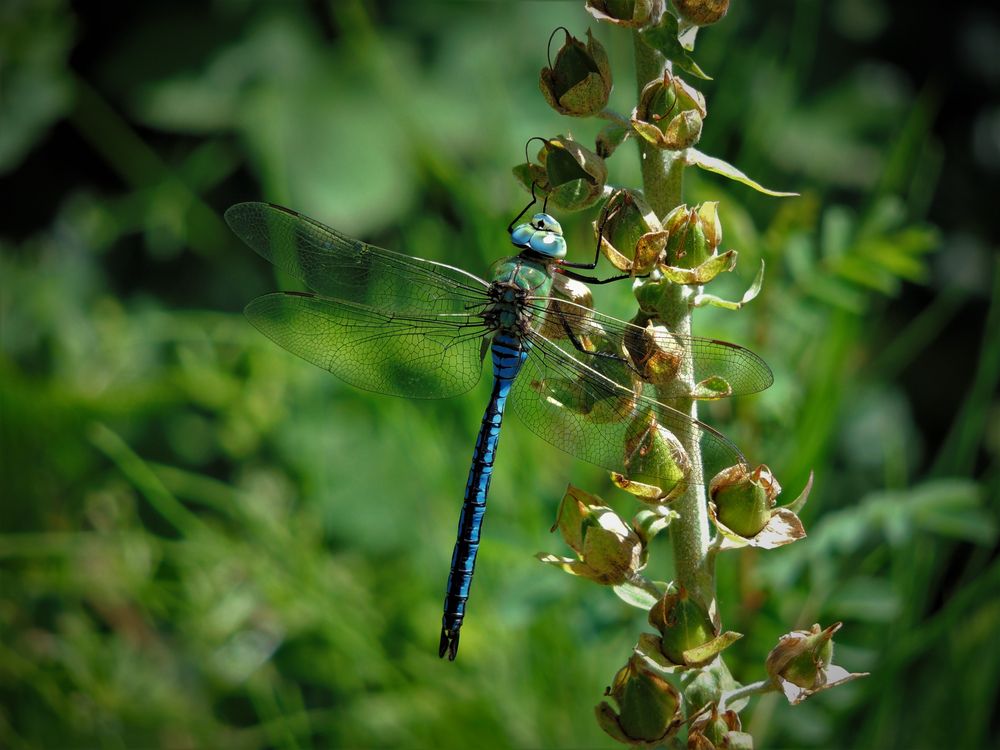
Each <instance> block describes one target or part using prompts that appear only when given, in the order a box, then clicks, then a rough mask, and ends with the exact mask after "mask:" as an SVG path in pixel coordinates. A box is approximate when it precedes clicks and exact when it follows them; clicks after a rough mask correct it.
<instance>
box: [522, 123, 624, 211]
mask: <svg viewBox="0 0 1000 750" xmlns="http://www.w3.org/2000/svg"><path fill="white" fill-rule="evenodd" d="M538 158H539V161H541V162H542V165H543V166H544V167H545V177H546V183H547V185H548V189H549V192H548V195H549V201H550V202H551V203H553V204H554V205H556V206H559V207H560V208H563V209H566V210H567V211H579V210H580V209H583V208H587V207H589V206H592V205H594V204H595V203H596V202H597V201H598V200H599V199H600V198H601V196H602V195H603V194H604V184H605V183H606V182H607V179H608V168H607V165H605V163H604V159H602V158H601V157H599V156H598V155H597V154H595V153H594V152H593V151H590V150H588V149H586V148H584V147H583V146H581V145H580V144H579V143H577V142H576V141H574V140H573V139H572V138H569V137H563V136H557V137H556V138H553V139H551V140H547V141H545V145H544V146H542V149H541V151H539V154H538Z"/></svg>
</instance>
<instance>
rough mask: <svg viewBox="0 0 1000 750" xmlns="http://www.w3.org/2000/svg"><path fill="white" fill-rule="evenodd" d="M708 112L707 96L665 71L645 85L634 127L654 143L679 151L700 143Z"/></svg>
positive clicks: (633, 121) (660, 146)
mask: <svg viewBox="0 0 1000 750" xmlns="http://www.w3.org/2000/svg"><path fill="white" fill-rule="evenodd" d="M707 114H708V110H707V109H706V108H705V97H704V95H703V94H702V93H701V92H700V91H698V90H697V89H695V88H693V87H691V86H689V85H688V84H687V83H685V82H684V80H683V79H681V78H680V76H674V75H671V74H670V72H669V71H665V72H664V73H663V78H662V79H660V78H655V79H653V80H652V81H650V82H649V83H647V84H646V85H645V86H644V87H643V89H642V93H641V94H640V95H639V105H638V106H637V107H636V111H635V115H634V116H633V117H632V127H633V128H634V129H635V131H636V132H637V133H639V135H641V136H642V137H643V138H645V139H646V140H647V141H649V142H650V143H652V144H653V145H654V146H657V147H658V148H663V149H669V150H673V151H677V150H680V149H685V148H688V147H689V146H693V145H694V144H695V143H697V142H698V139H699V138H701V126H702V121H703V120H704V119H705V117H706V116H707Z"/></svg>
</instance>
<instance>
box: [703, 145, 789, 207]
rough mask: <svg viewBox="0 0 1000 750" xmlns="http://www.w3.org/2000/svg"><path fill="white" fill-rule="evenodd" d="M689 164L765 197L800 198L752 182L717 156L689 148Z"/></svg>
mask: <svg viewBox="0 0 1000 750" xmlns="http://www.w3.org/2000/svg"><path fill="white" fill-rule="evenodd" d="M687 163H688V164H693V165H695V166H696V167H701V168H702V169H704V170H705V171H707V172H715V173H716V174H721V175H722V176H723V177H728V178H729V179H730V180H736V182H742V183H743V184H744V185H746V186H747V187H752V188H753V189H754V190H756V191H757V192H758V193H764V195H772V196H774V197H775V198H794V197H796V196H798V193H785V192H782V191H780V190H771V189H770V188H766V187H764V186H763V185H761V184H760V183H759V182H756V181H755V180H751V179H750V178H749V177H747V176H746V175H745V174H744V173H743V172H741V171H740V170H738V169H737V168H736V167H734V166H733V165H732V164H730V163H729V162H727V161H723V160H722V159H719V158H717V157H715V156H709V155H708V154H703V153H702V152H701V151H699V150H698V149H696V148H689V149H688V150H687Z"/></svg>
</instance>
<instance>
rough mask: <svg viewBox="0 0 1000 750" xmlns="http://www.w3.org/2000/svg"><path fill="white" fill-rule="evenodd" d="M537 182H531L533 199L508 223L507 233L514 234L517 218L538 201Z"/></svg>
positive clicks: (526, 146)
mask: <svg viewBox="0 0 1000 750" xmlns="http://www.w3.org/2000/svg"><path fill="white" fill-rule="evenodd" d="M532 140H534V139H532ZM528 143H531V141H528ZM524 147H525V149H527V148H528V145H527V144H525V146H524ZM525 156H527V152H525ZM537 184H538V183H537V182H532V183H531V201H530V202H529V203H528V205H527V206H525V207H524V208H522V209H521V213H519V214H518V215H517V216H515V217H514V218H513V219H511V222H510V224H508V225H507V234H513V233H514V225H515V224H517V220H518V219H520V218H521V217H522V216H524V215H525V214H526V213H527V212H528V209H529V208H531V207H532V206H534V205H535V203H537V202H538V198H536V197H535V185H537Z"/></svg>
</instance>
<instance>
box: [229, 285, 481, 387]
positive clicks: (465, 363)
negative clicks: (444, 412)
mask: <svg viewBox="0 0 1000 750" xmlns="http://www.w3.org/2000/svg"><path fill="white" fill-rule="evenodd" d="M245 313H246V316H247V318H248V319H249V320H250V322H251V323H253V325H254V326H255V327H256V328H257V329H258V330H259V331H260V332H261V333H263V334H264V335H265V336H267V337H268V338H270V339H271V340H272V341H274V342H275V343H277V344H279V345H280V346H282V347H284V348H285V349H287V350H288V351H290V352H291V353H292V354H296V355H298V356H300V357H302V358H303V359H305V360H308V361H309V362H312V363H313V364H315V365H319V366H320V367H322V368H323V369H324V370H329V371H330V372H332V373H333V374H334V375H336V376H337V377H339V378H341V379H342V380H344V381H346V382H348V383H350V384H351V385H354V386H357V387H358V388H364V389H366V390H369V391H377V392H379V393H387V394H390V395H393V396H408V397H410V398H444V397H446V396H455V395H458V394H460V393H465V392H466V391H467V390H469V389H470V388H472V387H473V386H474V385H475V384H476V382H478V380H479V376H480V373H481V371H482V358H481V351H482V349H481V342H482V339H483V336H484V335H485V334H486V333H487V332H488V331H487V330H486V328H484V326H483V325H482V321H481V320H480V319H479V318H477V317H475V316H470V315H468V314H449V313H442V314H436V315H406V314H401V313H394V314H393V313H386V312H384V311H381V310H376V309H373V308H371V307H368V306H366V305H359V304H354V303H350V302H341V301H338V300H331V299H326V298H324V297H318V296H315V295H312V294H305V293H298V292H278V293H275V294H266V295H264V296H263V297H258V298H257V299H255V300H253V301H252V302H251V303H250V304H249V305H247V307H246V310H245Z"/></svg>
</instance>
